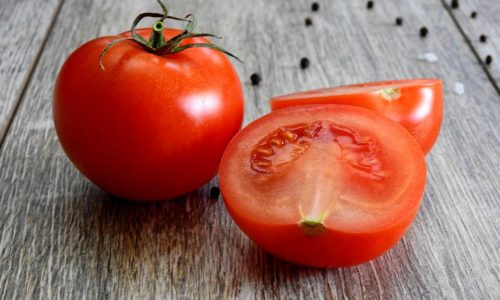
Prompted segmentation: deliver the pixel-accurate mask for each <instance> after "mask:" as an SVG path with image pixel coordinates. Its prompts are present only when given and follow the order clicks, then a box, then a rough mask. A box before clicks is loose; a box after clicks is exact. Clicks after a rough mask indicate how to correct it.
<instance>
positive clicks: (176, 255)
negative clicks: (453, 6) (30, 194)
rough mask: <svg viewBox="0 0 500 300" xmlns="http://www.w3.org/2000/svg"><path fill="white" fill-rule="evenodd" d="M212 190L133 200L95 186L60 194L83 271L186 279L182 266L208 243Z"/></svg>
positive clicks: (134, 277) (68, 241)
mask: <svg viewBox="0 0 500 300" xmlns="http://www.w3.org/2000/svg"><path fill="white" fill-rule="evenodd" d="M208 194H209V184H207V185H205V186H203V187H201V188H200V189H198V190H196V191H193V192H192V193H190V194H187V195H184V196H181V197H178V198H176V199H173V200H170V201H166V202H132V201H127V200H124V199H120V198H117V197H113V196H110V195H107V194H105V193H103V192H102V191H100V190H98V189H97V188H96V187H94V186H89V187H88V190H87V191H86V193H85V194H83V195H80V196H74V197H71V198H69V199H68V198H67V197H65V198H64V199H60V200H61V202H62V203H61V204H62V208H63V209H64V210H65V211H64V213H65V214H66V216H65V217H64V218H62V220H60V223H62V224H59V227H60V228H61V229H62V230H64V231H65V234H64V235H65V236H68V237H67V238H66V241H65V247H70V248H71V249H72V251H71V252H72V253H73V259H74V263H75V264H76V265H77V268H78V269H81V270H85V271H84V272H83V273H90V274H92V273H95V272H99V273H103V272H104V273H105V274H101V275H100V276H98V277H105V278H110V277H111V278H122V279H123V277H125V278H126V279H127V281H129V280H130V282H129V283H131V284H132V283H133V282H136V280H139V279H140V278H141V277H145V276H146V277H148V276H151V278H154V277H155V276H156V275H155V274H158V273H159V272H163V273H165V272H167V273H168V272H170V273H171V274H168V276H169V277H170V278H172V279H173V280H181V279H182V277H183V275H182V274H183V272H185V270H182V268H183V267H182V266H186V267H188V266H190V265H191V264H192V263H193V262H196V261H197V260H199V259H200V256H201V255H202V251H203V248H204V246H205V245H204V242H203V240H204V239H203V238H200V237H199V236H200V235H203V234H206V228H205V227H206V223H207V220H206V219H207V218H208V217H209V216H208V214H210V211H211V210H212V209H213V208H214V206H215V204H216V203H217V202H216V201H213V200H210V199H207V198H208V197H207V196H206V195H208ZM58 200H59V199H58ZM170 266H175V268H174V267H172V268H170ZM179 266H181V267H179ZM162 275H163V276H165V274H162Z"/></svg>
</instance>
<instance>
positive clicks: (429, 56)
mask: <svg viewBox="0 0 500 300" xmlns="http://www.w3.org/2000/svg"><path fill="white" fill-rule="evenodd" d="M420 59H424V60H426V61H428V62H435V61H437V60H438V57H437V55H436V54H434V53H432V52H427V53H425V54H424V55H423V56H421V57H420Z"/></svg>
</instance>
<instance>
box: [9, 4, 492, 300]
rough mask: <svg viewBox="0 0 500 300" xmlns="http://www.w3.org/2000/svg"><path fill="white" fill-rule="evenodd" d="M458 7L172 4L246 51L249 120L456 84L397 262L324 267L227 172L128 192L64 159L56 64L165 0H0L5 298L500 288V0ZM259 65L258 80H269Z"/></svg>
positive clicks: (478, 294)
mask: <svg viewBox="0 0 500 300" xmlns="http://www.w3.org/2000/svg"><path fill="white" fill-rule="evenodd" d="M448 2H449V1H448V0H447V1H436V0H434V1H432V0H421V1H410V0H405V1H399V0H384V1H375V5H374V8H373V10H367V9H366V1H359V0H356V1H332V0H328V1H327V0H321V1H319V3H320V5H321V8H320V10H319V11H318V12H316V13H313V12H311V9H310V6H311V3H312V2H311V1H305V0H301V1H286V0H282V1H266V0H258V1H249V0H248V1H239V0H213V1H202V0H186V1H180V0H177V1H170V3H168V4H169V6H170V8H171V10H172V13H174V14H177V15H185V14H186V13H188V12H192V13H194V14H195V15H197V16H198V19H199V23H198V29H199V30H202V31H209V32H217V33H220V34H222V35H223V36H224V37H225V39H224V40H223V41H222V42H221V43H222V45H223V46H224V47H226V48H227V49H230V50H231V51H233V52H234V53H236V54H237V55H239V56H240V57H241V58H243V59H244V60H245V63H244V64H240V63H237V62H235V66H236V69H237V71H238V73H239V75H240V78H241V81H242V84H243V86H244V91H245V101H246V112H245V113H246V115H245V124H247V123H248V122H249V121H251V120H253V119H255V118H257V117H258V116H261V115H262V114H265V113H267V112H268V111H269V107H268V99H269V97H271V96H274V95H279V94H283V93H288V92H293V91H297V90H303V89H310V88H320V87H327V86H334V85H339V84H347V83H355V82H363V81H372V80H384V79H395V78H411V77H438V78H441V79H443V81H444V84H445V117H444V123H443V128H442V132H441V135H440V138H439V140H438V143H437V145H436V146H435V148H434V149H433V151H432V152H431V154H430V155H428V156H427V162H428V171H429V173H428V184H427V188H426V193H425V199H424V201H423V205H422V208H421V211H420V213H419V215H418V217H417V219H416V221H415V223H414V224H413V226H412V227H411V229H410V230H409V232H408V233H407V234H406V236H405V237H404V238H403V240H402V241H401V242H399V243H398V244H397V245H396V246H395V247H394V248H393V249H391V250H390V251H389V252H388V253H387V254H385V255H384V256H382V257H380V258H378V259H376V260H374V261H371V262H369V263H366V264H363V265H360V266H356V267H352V268H342V269H331V270H323V269H312V268H305V267H298V266H295V265H291V264H288V263H286V262H283V261H281V260H279V259H276V258H273V257H272V256H270V255H268V254H266V253H265V252H263V251H262V250H261V249H259V248H258V247H257V246H255V245H254V244H253V243H252V242H251V241H250V240H249V239H248V238H247V237H246V236H244V235H243V234H242V233H241V232H240V231H239V229H238V228H237V227H236V225H235V224H234V222H233V221H232V220H231V219H230V217H229V215H228V213H227V211H226V209H225V208H224V206H223V203H222V201H221V199H219V200H210V199H209V197H208V194H209V189H210V187H211V186H214V185H217V179H216V178H215V179H213V180H212V181H211V182H210V183H208V184H207V185H205V186H203V187H201V188H199V189H198V190H197V191H194V192H192V193H191V194H189V195H187V196H185V197H182V198H180V199H177V200H175V201H172V202H167V203H152V204H138V203H131V202H122V201H119V200H115V199H112V198H111V197H109V196H107V195H105V194H103V193H102V192H101V191H99V190H98V189H97V188H96V187H94V186H93V185H92V184H91V183H89V182H88V181H87V180H86V179H85V178H83V177H82V176H81V175H80V174H79V173H78V172H77V171H76V170H75V168H74V167H73V166H72V165H71V164H70V163H69V161H68V159H67V158H66V157H65V155H64V153H63V151H62V149H61V147H60V145H59V143H58V141H57V138H56V135H55V132H54V128H53V124H52V117H51V100H52V92H53V85H54V80H55V78H56V74H57V71H58V69H59V68H60V66H61V64H62V63H63V62H64V60H65V58H66V57H67V56H68V55H69V54H70V52H71V51H72V50H74V49H75V48H76V47H78V46H79V45H81V44H82V43H84V42H85V41H87V40H89V39H92V38H95V37H97V36H100V35H109V34H114V33H119V32H122V31H124V30H127V29H128V28H129V26H130V24H131V21H132V19H133V18H134V17H135V16H136V15H137V14H138V13H140V12H143V11H151V10H153V11H156V10H158V8H157V5H156V3H155V1H153V0H143V1H136V0H120V1H118V0H115V1H113V0H101V1H97V0H38V1H35V0H0V25H1V26H0V298H2V299H23V298H27V299H31V298H41V299H81V298H86V299H106V298H108V299H116V298H126V299H150V298H176V299H184V298H186V299H187V298H195V299H196V298H203V299H206V298H213V299H221V298H222V299H226V298H227V299H233V298H236V299H250V298H266V299H267V298H303V299H344V298H345V299H418V298H424V299H500V279H499V277H500V253H499V249H500V232H499V221H498V220H499V216H500V209H499V206H500V90H499V85H500V18H499V17H498V16H499V15H500V1H491V0H475V1H474V0H467V1H464V0H461V1H459V3H460V7H459V8H458V9H451V8H449V5H448ZM473 10H475V11H477V17H476V18H475V19H471V18H470V13H471V12H472V11H473ZM308 16H310V17H311V18H312V20H313V26H310V27H306V26H305V25H304V19H305V18H306V17H308ZM398 16H401V17H402V18H403V19H404V24H403V26H401V27H397V26H395V25H394V20H395V18H396V17H398ZM421 26H427V28H428V29H429V35H428V36H427V37H426V38H424V39H422V38H420V37H419V34H418V32H419V28H420V27H421ZM480 34H486V35H487V36H488V40H487V42H486V43H481V42H479V35H480ZM425 53H433V54H435V55H436V56H437V58H438V60H437V61H435V62H428V61H426V60H424V59H422V56H423V55H424V54H425ZM488 54H490V55H492V57H493V63H492V64H491V65H490V66H485V65H483V64H482V63H481V61H482V60H484V58H485V56H486V55H488ZM303 56H307V57H309V58H310V60H311V66H310V68H308V69H307V70H301V69H300V68H299V61H300V58H301V57H303ZM253 72H260V73H261V74H262V77H263V81H262V83H261V85H260V86H258V87H254V86H252V85H251V84H250V82H249V79H248V78H249V76H250V74H252V73H253ZM456 83H462V84H463V86H464V90H465V92H464V93H463V94H459V93H457V92H456V91H455V84H456Z"/></svg>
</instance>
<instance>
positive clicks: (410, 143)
mask: <svg viewBox="0 0 500 300" xmlns="http://www.w3.org/2000/svg"><path fill="white" fill-rule="evenodd" d="M308 115H309V116H308ZM342 115H343V117H344V118H346V119H349V118H352V119H357V120H358V121H359V122H358V121H356V122H358V123H360V124H364V125H363V126H364V127H365V129H367V130H372V129H371V126H373V127H374V128H375V129H373V130H377V131H380V130H384V128H387V132H385V133H383V134H382V136H383V137H384V141H383V144H385V145H386V146H383V147H382V148H380V151H379V152H381V153H382V155H383V156H384V159H386V160H390V161H386V162H385V164H386V165H392V167H391V168H393V169H394V170H395V169H398V170H401V174H405V175H404V176H403V177H404V178H405V179H407V181H406V182H403V181H395V182H394V179H395V178H396V179H397V178H402V177H398V176H397V174H395V173H388V174H390V175H388V179H384V180H383V181H381V182H380V184H381V187H382V188H387V189H393V188H395V189H397V191H398V192H395V194H391V195H393V198H391V199H387V201H389V202H388V203H390V206H387V207H384V208H383V209H384V210H385V211H384V214H386V215H387V219H384V221H382V219H380V221H376V222H375V223H373V224H374V225H369V226H368V225H366V223H365V220H364V219H363V218H357V217H356V218H353V219H352V223H351V224H347V225H345V223H336V221H335V219H337V220H338V219H339V218H342V216H341V215H340V214H342V211H341V210H340V212H339V215H335V216H332V217H331V219H327V220H326V221H325V223H324V224H325V231H324V232H323V233H321V234H319V235H313V236H311V235H308V234H305V233H304V231H303V230H302V228H301V227H300V226H299V222H300V217H297V215H293V214H291V215H289V216H285V217H283V216H280V214H286V213H285V211H286V210H287V208H285V207H282V206H279V208H278V209H274V206H273V205H274V201H278V200H275V199H278V198H281V196H283V194H282V193H283V192H282V191H284V192H285V193H286V192H287V190H291V192H290V195H292V197H297V198H298V197H300V194H301V192H302V191H304V190H307V189H308V185H309V184H314V182H311V183H307V182H304V183H300V186H294V185H289V186H284V187H283V186H280V187H276V189H279V191H278V192H277V193H276V194H272V193H269V192H268V191H269V189H270V186H271V189H272V188H273V187H274V186H277V185H276V182H278V181H276V178H277V177H280V176H281V177H282V178H283V179H285V178H288V177H289V176H290V174H289V173H288V174H285V173H282V174H272V175H259V174H258V173H256V172H254V171H252V168H251V164H250V162H249V159H248V157H250V156H251V153H252V151H251V148H252V147H255V145H261V143H260V142H259V141H260V140H261V136H262V135H264V134H266V132H271V131H273V130H275V129H276V128H283V126H284V125H286V124H288V123H289V122H290V120H295V119H296V121H297V122H298V123H304V122H307V120H315V118H316V117H317V118H319V119H320V120H321V119H324V118H332V120H336V119H338V118H339V116H341V117H342ZM340 124H341V125H343V123H340ZM377 134H378V133H377ZM393 139H396V140H398V142H399V143H400V144H395V143H393ZM381 143H382V142H381ZM387 145H389V146H387ZM384 147H390V148H393V149H398V150H397V151H396V152H395V153H401V157H399V158H398V157H394V155H392V153H391V152H390V151H389V152H387V151H388V150H387V148H384ZM311 148H312V146H311ZM386 150H387V151H386ZM391 151H392V150H391ZM246 156H248V157H246ZM321 163H322V164H323V165H324V166H327V165H328V164H327V162H323V161H322V162H321ZM301 166H302V167H301V168H302V169H307V168H309V167H311V164H310V163H309V162H308V161H305V162H304V163H302V165H301ZM288 170H291V169H288ZM312 170H313V172H312V173H310V174H314V173H320V172H322V171H325V170H321V169H314V168H313V169H312ZM326 171H328V170H326ZM235 172H238V173H237V174H234V173H235ZM264 176H274V177H275V178H274V179H273V180H274V181H273V182H271V183H270V184H269V185H267V186H266V184H267V179H262V177H264ZM304 178H305V179H306V180H307V177H304ZM425 178H426V166H425V159H424V156H423V153H422V151H421V149H420V147H419V145H418V144H417V143H416V141H415V139H413V138H412V137H411V136H410V135H409V133H408V132H407V131H406V130H405V129H404V128H403V127H401V126H399V125H398V124H396V123H394V122H391V121H389V120H387V119H385V118H383V117H381V116H380V115H378V114H376V113H373V112H371V111H369V110H367V109H364V108H359V107H354V106H348V105H334V104H329V105H307V106H295V107H289V108H284V109H280V110H277V111H274V112H272V113H270V114H268V115H266V116H264V117H262V118H261V119H258V120H256V121H254V122H253V123H251V124H250V125H248V126H247V127H246V128H244V129H243V130H242V131H240V132H239V133H238V134H237V135H235V137H234V138H233V139H232V141H231V142H230V144H229V145H228V147H227V149H226V151H225V153H224V156H223V158H222V161H221V167H220V172H219V182H220V187H221V192H222V195H223V199H224V202H225V204H226V207H227V209H228V212H229V213H230V215H231V217H232V218H233V220H234V221H235V222H236V223H237V225H238V226H239V227H240V228H241V229H242V230H243V231H244V232H245V234H247V235H248V236H249V237H250V238H251V239H252V240H253V241H254V242H256V243H257V244H258V245H260V246H261V247H262V248H263V249H264V250H266V251H268V252H270V253H271V254H273V255H275V256H277V257H280V258H282V259H285V260H287V261H291V262H294V263H297V264H301V265H307V266H314V267H346V266H353V265H357V264H360V263H364V262H367V261H369V260H371V259H374V258H376V257H377V256H379V255H381V254H383V253H384V252H385V251H387V250H388V249H389V248H391V247H392V246H393V245H394V244H395V243H397V241H398V240H399V239H400V238H401V237H402V236H403V234H404V233H405V232H406V231H407V229H408V228H409V226H410V225H411V223H412V221H413V220H414V219H415V217H416V215H417V213H418V210H419V207H420V203H421V201H422V197H423V192H424V188H425V181H426V179H425ZM313 181H314V179H313ZM299 182H300V181H299ZM365 182H366V181H363V179H359V180H356V179H355V180H354V181H353V182H351V183H352V184H353V185H352V186H350V187H351V188H354V189H355V188H356V187H359V186H360V185H363V184H364V183H365ZM375 184H379V183H375ZM323 187H324V184H323V183H322V184H320V185H319V186H318V188H319V189H322V188H323ZM315 191H316V190H314V189H313V193H312V194H311V195H310V197H309V198H314V197H315V196H316V195H317V193H315ZM372 196H373V197H374V198H376V197H375V195H374V194H372ZM283 198H285V197H284V196H283ZM373 200H374V199H371V198H370V197H369V198H367V199H365V200H364V201H365V203H367V205H368V208H367V209H368V210H367V211H368V212H367V215H370V214H372V213H371V211H374V212H377V211H380V208H379V207H377V206H376V205H373V206H371V205H372V204H370V203H372V202H371V201H373ZM279 201H281V200H279ZM305 201H308V200H305ZM248 203H250V204H248ZM282 203H283V202H281V203H280V204H279V205H282ZM259 205H260V206H259ZM355 205H356V204H355ZM399 205H401V206H399ZM255 206H257V207H259V209H260V210H258V209H253V207H255ZM269 211H272V214H269V213H268V212H269ZM349 213H351V212H350V211H349V209H347V210H346V214H349ZM373 214H374V215H376V214H377V213H373ZM384 218H385V217H384ZM339 224H340V225H339ZM342 224H343V225H342Z"/></svg>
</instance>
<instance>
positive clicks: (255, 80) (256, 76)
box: [250, 73, 262, 85]
mask: <svg viewBox="0 0 500 300" xmlns="http://www.w3.org/2000/svg"><path fill="white" fill-rule="evenodd" d="M250 81H251V82H252V85H259V83H260V82H261V81H262V78H261V77H260V75H259V73H253V74H252V75H250Z"/></svg>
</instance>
